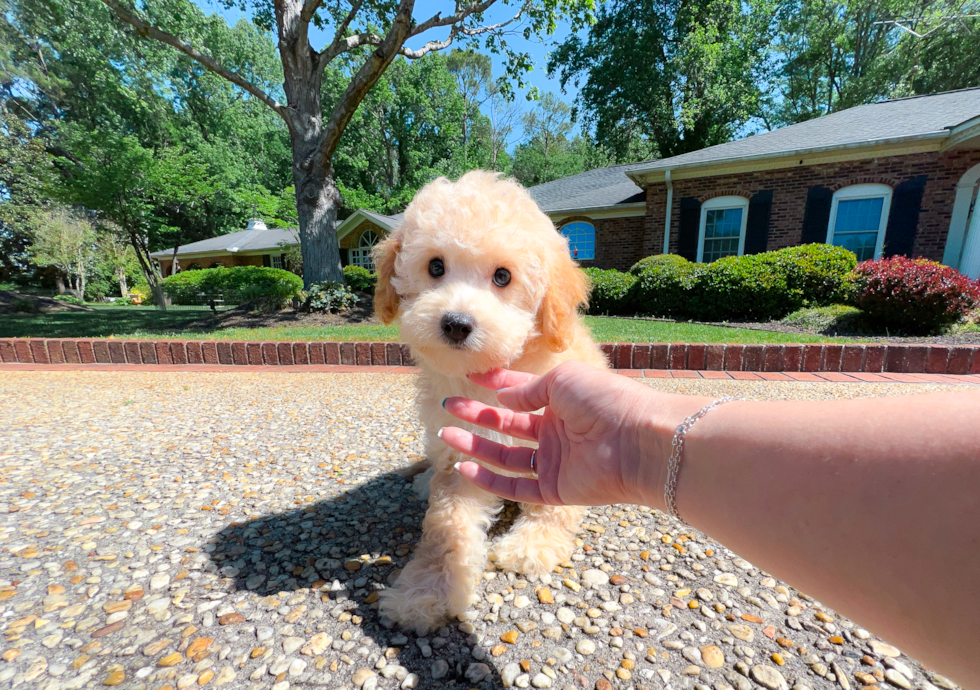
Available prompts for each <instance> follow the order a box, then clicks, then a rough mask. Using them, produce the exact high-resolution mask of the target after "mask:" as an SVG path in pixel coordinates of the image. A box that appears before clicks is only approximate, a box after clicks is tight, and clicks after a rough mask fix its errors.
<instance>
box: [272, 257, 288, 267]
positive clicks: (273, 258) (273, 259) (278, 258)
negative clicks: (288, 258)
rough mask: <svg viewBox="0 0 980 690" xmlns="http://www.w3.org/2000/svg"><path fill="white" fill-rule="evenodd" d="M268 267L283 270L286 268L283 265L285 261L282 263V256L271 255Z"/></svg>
mask: <svg viewBox="0 0 980 690" xmlns="http://www.w3.org/2000/svg"><path fill="white" fill-rule="evenodd" d="M277 261H278V262H279V265H278V266H276V262H277ZM269 265H270V266H272V268H285V267H286V263H285V261H283V256H282V254H271V255H270V256H269Z"/></svg>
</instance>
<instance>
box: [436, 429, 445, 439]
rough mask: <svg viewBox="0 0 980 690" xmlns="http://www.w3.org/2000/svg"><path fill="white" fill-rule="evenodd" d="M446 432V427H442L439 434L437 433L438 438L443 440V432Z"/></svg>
mask: <svg viewBox="0 0 980 690" xmlns="http://www.w3.org/2000/svg"><path fill="white" fill-rule="evenodd" d="M445 430H446V427H442V428H441V429H439V431H438V432H437V433H436V436H438V437H439V438H442V432H443V431H445Z"/></svg>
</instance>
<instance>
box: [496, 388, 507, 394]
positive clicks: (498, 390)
mask: <svg viewBox="0 0 980 690" xmlns="http://www.w3.org/2000/svg"><path fill="white" fill-rule="evenodd" d="M505 390H507V389H506V388H498V389H497V392H498V393H499V392H500V391H505Z"/></svg>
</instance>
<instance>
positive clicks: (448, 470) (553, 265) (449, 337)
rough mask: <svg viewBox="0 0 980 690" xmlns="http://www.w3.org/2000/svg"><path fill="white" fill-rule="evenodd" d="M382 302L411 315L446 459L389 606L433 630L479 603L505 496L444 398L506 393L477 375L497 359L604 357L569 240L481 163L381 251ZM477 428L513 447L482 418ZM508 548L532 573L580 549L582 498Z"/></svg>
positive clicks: (536, 518)
mask: <svg viewBox="0 0 980 690" xmlns="http://www.w3.org/2000/svg"><path fill="white" fill-rule="evenodd" d="M374 261H375V265H376V266H377V275H378V284H377V289H376V292H375V310H376V311H377V313H378V315H379V317H380V318H381V320H382V321H383V322H384V323H391V322H392V321H394V320H396V319H397V320H399V322H400V324H401V335H402V338H403V339H404V340H405V341H406V342H407V343H408V344H409V345H410V346H411V348H412V353H413V355H414V357H415V359H416V361H417V362H418V363H419V365H420V366H421V368H422V377H421V382H420V390H419V401H418V402H419V406H420V412H421V417H422V421H423V423H424V424H425V428H426V445H427V448H426V449H427V453H428V456H429V458H430V460H431V461H432V463H433V467H432V478H431V480H430V483H429V509H428V512H427V513H426V515H425V521H424V522H423V525H422V531H423V533H422V539H421V541H420V542H419V545H418V548H417V549H416V550H415V555H414V557H413V559H412V561H411V562H410V563H409V564H408V565H407V566H406V567H405V569H404V570H403V571H402V573H401V575H400V576H399V578H398V581H397V583H396V584H395V586H394V587H393V588H391V589H388V590H385V591H384V592H383V593H382V597H383V598H382V600H381V613H382V614H383V615H386V616H388V617H389V618H391V619H392V620H394V621H397V622H398V623H400V624H401V625H402V626H404V627H406V628H410V629H413V630H415V631H417V632H418V633H420V634H424V633H425V632H427V631H429V630H431V629H433V628H435V627H438V626H439V625H441V624H442V623H444V622H445V620H446V618H447V617H448V616H455V615H458V614H460V613H462V612H463V611H465V610H466V608H467V607H468V606H469V605H470V604H471V599H472V597H473V594H474V590H475V587H476V584H477V582H478V581H479V579H480V577H481V574H482V572H483V569H484V565H485V563H486V559H487V554H486V531H487V529H488V528H489V526H490V523H491V521H492V520H493V518H494V516H495V515H496V513H497V512H498V511H499V509H500V500H499V499H498V498H497V497H496V496H493V495H491V494H488V493H486V492H484V491H482V490H480V489H477V488H475V487H474V486H473V485H472V484H470V483H469V482H467V481H466V480H465V479H464V478H463V477H462V476H461V475H460V474H459V473H458V472H456V471H455V470H454V468H453V465H454V464H455V463H456V462H458V461H459V460H461V459H462V457H461V456H460V455H459V453H457V452H456V451H454V450H451V449H450V448H449V447H447V446H446V445H445V444H444V443H443V442H442V441H441V440H440V439H439V437H438V432H439V429H441V428H442V427H444V426H448V425H459V426H465V425H463V424H462V423H461V422H460V421H459V420H457V419H455V418H454V417H451V416H450V415H449V414H448V413H446V411H445V410H443V409H442V404H441V403H442V401H443V400H444V399H445V398H447V397H450V396H456V395H458V396H465V397H468V398H473V399H476V400H480V401H482V402H484V403H488V404H491V405H492V404H495V403H496V400H495V396H494V394H493V393H492V392H489V391H487V390H485V389H483V388H480V387H478V386H476V385H474V384H472V383H471V382H470V381H469V380H468V379H467V378H466V374H468V373H473V372H484V371H488V370H490V369H493V368H495V367H507V368H510V369H516V370H519V371H526V372H531V373H534V374H543V373H545V372H547V371H549V370H550V369H552V368H554V367H555V366H557V365H558V364H560V363H561V362H563V361H565V360H568V359H576V360H580V361H583V362H588V363H589V364H592V365H595V366H598V367H605V366H606V360H605V357H604V356H603V355H602V352H601V351H600V350H599V348H598V346H597V345H596V344H595V343H594V342H593V340H592V338H591V337H590V335H589V332H588V330H587V329H586V327H585V325H584V323H583V322H582V319H581V318H580V317H579V314H578V309H579V306H580V305H582V304H584V303H585V302H586V300H587V298H588V278H587V277H586V275H585V273H584V272H582V271H581V270H580V269H579V268H578V267H577V266H576V264H575V262H574V261H572V259H571V257H570V256H569V251H568V242H567V241H566V239H565V238H564V237H562V236H561V235H560V234H559V233H558V232H557V231H556V230H555V226H554V224H553V223H552V222H551V220H550V219H549V218H548V216H546V215H545V214H544V213H542V212H541V210H540V209H539V208H538V206H537V204H535V202H534V200H533V199H532V198H531V196H530V195H529V194H528V192H527V191H526V190H525V189H524V188H523V187H521V186H520V185H519V184H518V183H517V182H514V181H513V180H509V179H501V178H500V177H499V174H497V173H490V172H483V171H475V172H470V173H467V174H466V175H464V176H463V177H461V178H460V179H459V181H457V182H451V181H449V180H447V179H445V178H440V179H438V180H435V181H434V182H432V183H430V184H428V185H426V186H425V187H424V188H423V189H422V190H420V191H419V193H418V194H416V196H415V199H414V200H413V201H412V203H411V204H409V206H408V208H407V209H406V211H405V218H404V221H403V222H402V224H401V225H400V226H398V227H397V228H396V229H395V230H394V231H393V232H392V233H391V235H389V237H388V238H387V239H385V241H384V242H382V243H381V244H380V245H379V246H378V247H377V248H376V249H375V252H374ZM468 428H469V430H470V431H474V432H478V433H480V434H481V435H483V436H488V437H492V438H495V439H496V440H498V441H501V442H504V443H510V444H514V443H515V442H514V441H513V439H510V438H507V437H500V436H499V435H497V436H495V435H494V434H492V433H491V432H488V431H486V430H483V429H477V428H475V427H468ZM522 508H523V512H522V515H521V517H520V518H519V519H518V520H517V522H516V523H515V524H514V526H513V528H512V529H511V530H510V532H508V534H507V535H505V536H504V537H503V538H502V539H501V540H500V542H499V543H498V544H497V545H496V547H495V549H494V553H495V556H496V562H497V565H498V566H499V567H502V568H504V569H507V570H514V571H517V572H521V573H524V574H526V575H530V576H541V575H543V574H544V573H547V572H550V571H551V570H552V569H553V568H554V567H555V566H556V565H557V564H558V563H560V562H562V561H565V560H567V559H568V558H569V556H570V555H571V553H572V548H573V543H574V539H575V533H576V531H577V530H578V525H579V521H580V519H581V516H582V509H580V508H567V507H564V508H561V507H550V506H535V505H524V506H522Z"/></svg>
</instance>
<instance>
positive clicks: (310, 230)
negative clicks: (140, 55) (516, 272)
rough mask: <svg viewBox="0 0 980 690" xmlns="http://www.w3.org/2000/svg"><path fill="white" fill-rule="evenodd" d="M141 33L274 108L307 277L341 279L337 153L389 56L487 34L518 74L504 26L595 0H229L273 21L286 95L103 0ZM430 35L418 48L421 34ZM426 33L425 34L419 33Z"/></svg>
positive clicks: (534, 28) (521, 57) (582, 15)
mask: <svg viewBox="0 0 980 690" xmlns="http://www.w3.org/2000/svg"><path fill="white" fill-rule="evenodd" d="M102 2H104V3H105V4H106V5H107V6H109V7H110V8H111V9H112V10H113V11H114V12H115V13H116V15H117V16H118V17H119V18H120V19H121V20H122V21H124V22H125V23H126V24H128V25H130V26H131V27H133V29H135V31H136V32H138V33H139V34H140V35H142V36H144V37H146V38H148V39H152V40H155V41H160V42H163V43H166V44H168V45H170V46H173V47H174V48H176V49H177V50H179V51H181V52H183V53H184V54H186V55H188V56H190V57H191V58H193V59H194V60H196V61H198V62H199V63H201V64H202V65H204V67H206V68H207V69H208V70H210V71H211V72H214V73H215V74H218V75H220V76H222V77H224V78H225V79H227V80H229V81H231V82H233V83H234V84H236V85H238V86H239V87H240V88H242V89H244V90H245V91H246V92H247V93H248V94H250V96H251V97H253V98H256V99H258V100H259V101H261V102H262V103H264V104H265V105H266V106H268V107H269V108H271V109H272V110H273V111H275V112H276V114H278V115H279V116H280V117H281V118H282V119H283V120H284V121H285V122H286V125H287V126H288V128H289V133H290V140H291V142H292V154H293V155H292V159H293V160H292V162H293V167H292V173H293V181H294V185H295V189H296V205H297V216H298V219H299V231H300V245H301V248H302V253H303V274H304V275H303V278H304V281H305V282H306V283H307V284H310V283H313V282H317V281H321V280H336V281H339V280H342V273H341V270H340V260H339V257H340V253H339V250H338V245H337V235H336V223H337V210H338V208H339V207H340V205H341V198H340V192H339V190H338V187H337V183H336V180H335V178H334V170H333V165H332V160H333V156H334V153H335V152H336V150H337V146H338V144H339V142H340V137H341V135H342V134H343V132H344V129H345V128H346V127H347V124H348V123H349V122H350V120H351V118H352V117H353V116H354V112H355V111H356V110H357V107H358V105H360V103H361V101H362V100H364V98H365V97H366V96H367V94H368V92H369V91H370V90H371V87H372V86H374V85H375V84H376V83H377V82H378V80H379V79H380V78H381V76H382V75H383V74H384V72H385V71H386V70H387V69H388V67H389V66H390V65H391V63H392V61H393V60H394V59H395V58H396V57H397V56H399V55H403V56H405V57H406V58H409V59H418V58H420V57H422V56H423V55H426V54H427V53H430V52H432V51H437V50H443V49H445V48H448V47H449V46H451V45H453V44H454V43H464V42H474V41H478V40H479V41H482V42H483V43H484V45H485V46H486V47H487V48H488V49H490V50H495V51H504V52H506V53H507V55H508V56H509V66H510V71H511V73H512V74H514V75H515V76H519V73H520V71H521V70H526V69H528V68H529V66H530V61H529V57H528V56H527V55H526V54H522V53H520V52H517V51H514V50H512V49H510V48H508V46H507V43H506V36H507V34H508V33H509V32H512V31H514V30H515V29H520V31H521V32H523V34H524V36H525V37H530V36H531V35H532V34H533V33H542V32H546V33H551V32H552V31H554V29H555V28H556V26H557V21H558V19H559V18H560V17H562V16H564V17H567V18H569V19H570V21H571V22H572V25H573V27H576V28H577V26H579V25H581V23H582V22H583V21H585V20H587V19H588V18H589V16H590V12H591V9H592V1H591V0H517V2H514V1H513V0H470V1H467V0H456V1H455V2H447V3H446V4H447V6H446V9H445V10H443V11H440V12H436V13H434V14H432V15H431V16H427V17H416V16H415V0H397V2H391V1H386V0H327V1H325V0H223V2H224V3H225V4H226V5H227V6H229V7H232V6H234V7H238V8H239V9H242V10H251V12H252V15H253V17H254V21H255V22H256V23H257V24H258V25H260V26H263V27H268V28H269V29H272V30H274V31H275V33H276V35H277V37H278V41H279V45H278V47H279V55H280V58H281V59H282V66H283V77H284V84H283V89H284V92H285V95H286V102H285V103H280V102H279V101H278V100H276V99H275V98H274V97H273V96H272V95H270V93H268V92H267V91H264V90H263V89H261V88H259V87H258V86H257V85H255V84H253V83H251V82H250V81H249V80H248V79H246V78H245V77H244V76H243V75H242V74H241V73H239V72H236V71H234V70H232V69H230V68H228V67H227V66H226V65H224V64H221V63H220V62H218V61H217V60H216V59H215V58H214V57H212V56H211V55H210V54H209V53H207V52H205V51H204V50H203V49H202V48H201V47H199V46H195V45H194V44H193V43H192V42H191V41H190V40H188V39H187V38H186V37H182V36H180V35H177V34H175V33H171V31H170V30H168V27H167V25H166V24H167V22H166V18H161V19H160V20H157V21H154V20H152V19H151V18H149V17H148V16H147V15H146V14H144V12H143V11H142V10H141V8H140V6H139V5H136V6H134V5H133V4H132V3H131V2H130V1H129V0H102ZM512 2H513V5H514V6H513V8H512V9H513V14H512V15H510V16H509V18H508V19H506V20H505V21H503V22H499V23H496V24H488V23H486V21H485V16H484V15H485V13H486V12H487V11H488V10H489V9H490V8H491V7H492V6H494V5H495V4H498V3H499V4H501V5H507V4H510V3H512ZM311 25H312V26H316V27H322V28H327V27H329V28H331V29H332V31H333V39H332V40H331V41H330V42H329V43H327V44H326V45H324V46H321V47H319V49H317V48H314V47H313V46H312V45H311V43H310V27H311ZM423 35H425V36H424V38H428V37H429V36H430V35H431V36H432V38H431V40H428V42H426V43H424V44H422V45H420V46H419V47H417V48H411V47H409V45H408V43H409V42H412V39H415V38H416V37H423ZM419 40H423V39H421V38H420V39H419ZM339 59H343V60H345V61H346V62H347V63H348V64H349V65H350V68H349V70H348V73H349V78H348V81H347V85H346V87H345V89H344V92H343V95H341V96H340V98H338V99H336V101H335V102H334V103H326V104H325V103H323V102H322V96H323V88H322V82H323V74H324V71H325V70H326V69H327V67H328V66H329V65H330V64H331V63H334V62H335V61H337V60H339Z"/></svg>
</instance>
